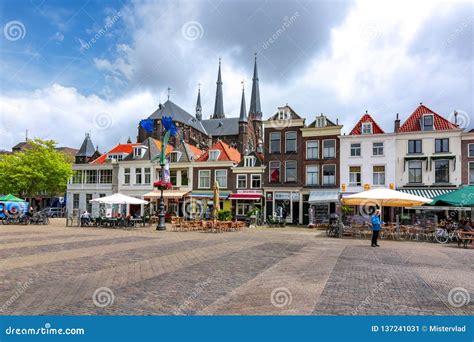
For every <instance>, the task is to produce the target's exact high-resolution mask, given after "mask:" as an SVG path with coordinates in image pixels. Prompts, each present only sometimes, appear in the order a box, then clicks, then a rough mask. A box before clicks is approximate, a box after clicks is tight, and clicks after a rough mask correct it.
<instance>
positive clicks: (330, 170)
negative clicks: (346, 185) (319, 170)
mask: <svg viewBox="0 0 474 342" xmlns="http://www.w3.org/2000/svg"><path fill="white" fill-rule="evenodd" d="M335 184H336V165H323V185H335Z"/></svg>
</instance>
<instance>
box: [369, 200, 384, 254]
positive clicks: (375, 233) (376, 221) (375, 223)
mask: <svg viewBox="0 0 474 342" xmlns="http://www.w3.org/2000/svg"><path fill="white" fill-rule="evenodd" d="M382 223H383V222H382V221H380V209H377V210H376V211H375V213H374V214H373V215H372V219H371V225H372V247H380V246H379V244H377V239H378V237H379V232H380V225H381V224H382Z"/></svg>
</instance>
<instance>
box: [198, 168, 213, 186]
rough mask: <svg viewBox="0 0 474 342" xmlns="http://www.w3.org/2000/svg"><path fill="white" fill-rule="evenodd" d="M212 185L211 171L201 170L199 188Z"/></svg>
mask: <svg viewBox="0 0 474 342" xmlns="http://www.w3.org/2000/svg"><path fill="white" fill-rule="evenodd" d="M210 187H211V171H209V170H199V189H209V188H210Z"/></svg>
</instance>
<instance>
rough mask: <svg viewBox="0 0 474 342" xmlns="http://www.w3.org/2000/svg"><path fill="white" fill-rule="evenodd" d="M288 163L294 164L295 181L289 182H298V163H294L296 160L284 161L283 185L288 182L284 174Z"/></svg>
mask: <svg viewBox="0 0 474 342" xmlns="http://www.w3.org/2000/svg"><path fill="white" fill-rule="evenodd" d="M288 163H295V180H294V181H290V182H291V183H293V182H297V181H298V161H296V160H286V161H285V183H286V182H288V179H287V174H286V170H287V167H286V165H287V164H288Z"/></svg>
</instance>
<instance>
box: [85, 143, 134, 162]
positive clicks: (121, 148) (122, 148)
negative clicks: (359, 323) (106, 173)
mask: <svg viewBox="0 0 474 342" xmlns="http://www.w3.org/2000/svg"><path fill="white" fill-rule="evenodd" d="M138 145H140V144H137V143H134V144H118V145H117V146H115V147H114V148H113V149H111V150H110V151H109V152H107V153H104V154H103V155H101V156H100V157H99V158H97V159H95V160H93V161H92V162H91V164H103V163H105V161H106V160H107V155H108V154H110V153H127V154H128V153H132V151H133V148H134V147H135V146H138Z"/></svg>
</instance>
